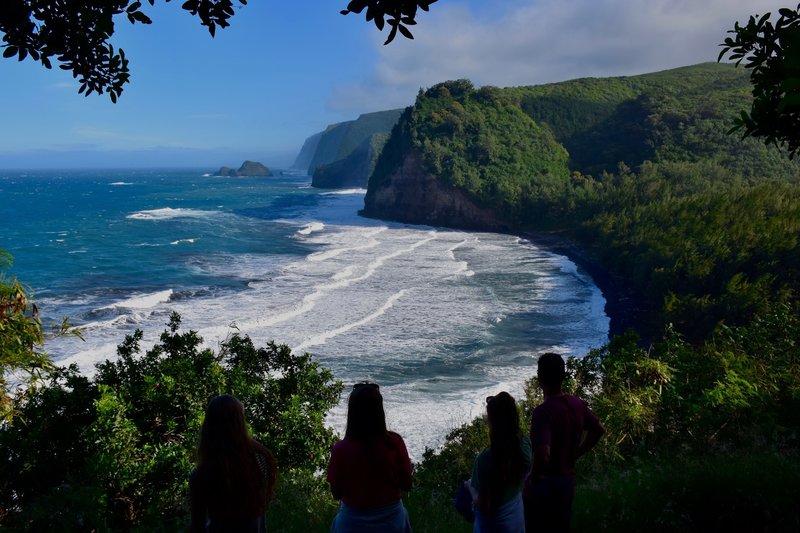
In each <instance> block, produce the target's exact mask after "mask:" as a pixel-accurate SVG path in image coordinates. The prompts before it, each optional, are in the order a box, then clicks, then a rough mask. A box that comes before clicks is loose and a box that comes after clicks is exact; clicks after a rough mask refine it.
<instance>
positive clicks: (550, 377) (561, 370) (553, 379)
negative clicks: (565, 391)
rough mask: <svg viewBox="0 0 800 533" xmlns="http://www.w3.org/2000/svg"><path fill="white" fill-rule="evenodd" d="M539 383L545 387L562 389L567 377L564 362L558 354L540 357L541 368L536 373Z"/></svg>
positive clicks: (546, 354) (549, 353) (545, 354)
mask: <svg viewBox="0 0 800 533" xmlns="http://www.w3.org/2000/svg"><path fill="white" fill-rule="evenodd" d="M536 375H537V377H538V378H539V383H540V384H541V385H544V386H545V387H550V388H553V389H560V388H561V383H563V382H564V379H565V378H566V377H567V371H566V368H565V366H564V360H563V359H562V358H561V356H560V355H558V354H557V353H552V352H547V353H543V354H542V355H541V356H540V357H539V368H538V370H537V371H536Z"/></svg>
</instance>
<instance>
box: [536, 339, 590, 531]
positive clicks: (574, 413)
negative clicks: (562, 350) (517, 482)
mask: <svg viewBox="0 0 800 533" xmlns="http://www.w3.org/2000/svg"><path fill="white" fill-rule="evenodd" d="M537 377H538V379H539V386H540V387H541V388H542V392H543V393H544V402H542V404H541V405H539V406H538V407H536V408H535V409H534V410H533V414H532V416H531V429H530V437H531V444H532V446H533V464H532V465H531V472H530V474H529V476H528V480H527V483H526V485H525V491H524V493H523V495H524V502H525V529H526V530H527V531H537V532H539V531H546V532H550V531H553V532H564V531H568V530H569V522H570V517H571V515H572V498H573V496H574V494H575V461H576V460H577V459H578V457H580V456H582V455H583V454H585V453H586V452H588V451H589V450H591V449H592V447H594V445H595V444H597V441H599V440H600V437H601V436H602V435H603V433H605V429H603V426H602V424H601V423H600V420H598V418H597V417H596V416H595V415H594V413H592V411H590V410H589V408H588V407H587V406H586V404H584V403H583V401H581V400H580V399H579V398H576V397H575V396H570V395H568V394H564V392H563V391H562V390H561V384H562V383H563V381H564V378H565V377H566V371H565V368H564V360H563V359H562V358H561V356H560V355H558V354H556V353H545V354H542V356H541V357H539V368H538V371H537Z"/></svg>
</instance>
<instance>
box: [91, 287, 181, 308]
mask: <svg viewBox="0 0 800 533" xmlns="http://www.w3.org/2000/svg"><path fill="white" fill-rule="evenodd" d="M171 297H172V289H167V290H164V291H158V292H153V293H150V294H140V295H138V296H133V297H131V298H128V299H127V300H123V301H121V302H115V303H113V304H109V305H105V306H103V307H100V308H99V309H150V308H152V307H155V306H157V305H158V304H162V303H167V302H169V299H170V298H171Z"/></svg>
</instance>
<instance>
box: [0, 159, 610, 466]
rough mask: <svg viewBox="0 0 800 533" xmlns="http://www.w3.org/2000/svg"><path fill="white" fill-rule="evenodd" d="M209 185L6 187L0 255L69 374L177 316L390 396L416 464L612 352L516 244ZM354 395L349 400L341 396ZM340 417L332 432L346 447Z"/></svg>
mask: <svg viewBox="0 0 800 533" xmlns="http://www.w3.org/2000/svg"><path fill="white" fill-rule="evenodd" d="M310 182H311V180H310V178H309V177H308V176H300V175H278V176H275V177H267V178H222V177H213V176H209V175H208V174H204V171H203V170H198V169H181V170H172V169H171V170H124V171H123V170H120V171H108V170H88V171H63V172H59V171H28V172H22V171H13V172H12V171H0V220H2V222H1V223H0V224H2V231H0V248H4V249H6V250H7V251H9V252H10V253H11V254H12V255H13V256H14V259H15V261H14V265H13V267H12V272H13V273H14V274H15V275H16V276H17V277H19V279H20V280H21V281H23V282H24V283H25V284H27V285H28V286H29V287H30V288H31V289H32V291H33V293H34V298H35V300H36V302H37V304H38V306H39V309H40V312H41V314H42V316H43V318H44V320H45V321H46V322H52V323H56V322H60V320H61V318H62V317H65V316H66V317H69V318H70V320H71V322H72V323H74V324H76V325H80V326H82V327H83V328H84V330H85V341H81V340H79V339H75V338H57V339H52V340H50V341H48V342H47V344H46V349H47V351H48V353H50V354H51V356H52V357H53V359H54V360H56V361H57V362H58V363H60V364H67V363H73V362H74V363H77V364H78V365H79V366H80V367H81V369H82V371H84V372H87V373H91V372H92V371H93V368H94V365H95V363H97V362H101V361H103V360H105V359H107V358H113V357H115V353H116V345H117V344H119V343H120V342H121V341H122V340H123V338H124V336H125V335H126V334H130V333H132V332H133V331H134V330H135V329H137V328H138V329H141V330H143V331H144V334H145V339H144V341H145V342H144V345H145V347H147V346H150V345H152V344H153V343H154V342H155V341H156V340H157V339H158V335H159V334H160V332H161V331H163V329H164V326H165V324H166V322H167V320H168V317H169V314H170V312H171V311H177V312H179V313H180V314H181V316H182V317H183V325H184V326H185V327H186V328H191V329H194V330H196V331H198V332H199V334H200V335H201V336H202V337H203V338H204V340H205V342H206V344H207V345H208V346H210V347H212V348H216V347H218V345H219V343H220V342H222V341H223V340H224V339H225V338H226V337H227V336H228V335H230V334H231V333H233V332H234V331H238V332H240V333H243V334H247V335H249V336H250V337H251V338H252V339H253V340H254V342H255V343H256V345H263V344H265V343H266V342H267V341H270V340H274V341H276V342H277V343H281V344H283V343H285V344H288V345H289V346H290V347H292V349H293V350H296V351H306V352H309V353H311V354H312V355H313V356H314V358H315V359H316V360H318V361H319V362H320V363H321V364H323V365H324V366H326V367H329V368H331V369H332V370H333V372H334V374H335V375H336V377H337V378H339V379H341V380H343V381H344V382H345V384H351V383H353V382H354V381H359V380H365V379H369V380H372V381H375V382H377V383H379V384H380V385H381V390H382V391H383V394H384V401H385V407H386V412H387V422H388V424H389V426H390V429H393V430H394V431H397V432H398V433H400V434H401V435H403V437H404V438H405V440H406V443H407V444H408V447H409V452H410V453H411V455H412V456H413V457H415V458H417V459H418V458H421V456H422V452H423V451H424V449H425V447H436V446H437V445H439V444H440V443H441V442H442V440H443V438H444V436H445V435H446V434H447V432H448V431H449V430H451V429H453V428H455V427H457V426H459V425H460V424H462V423H464V422H467V421H469V420H471V419H472V418H474V417H475V416H477V415H479V414H481V413H482V410H483V401H484V399H485V397H486V396H487V395H489V394H494V393H497V392H499V391H501V390H507V391H509V392H510V393H511V394H512V395H515V396H518V395H520V394H521V392H522V387H523V384H524V382H525V380H527V379H528V378H530V377H531V376H532V375H534V373H535V368H536V357H537V354H539V353H541V352H543V351H545V350H550V351H556V352H559V353H562V354H565V355H578V356H581V355H583V354H585V353H586V352H587V351H588V350H589V349H590V348H593V347H598V346H601V345H602V344H604V343H605V342H606V341H607V336H608V327H609V320H608V317H607V316H606V315H605V313H604V310H603V308H604V304H605V301H604V299H603V296H602V294H601V292H600V290H599V289H598V288H597V287H596V286H595V285H594V283H593V282H592V280H591V278H590V277H589V276H588V275H587V274H586V273H584V272H583V271H582V270H581V269H579V268H577V267H576V265H575V264H574V263H572V262H571V261H570V260H568V259H567V258H565V257H562V256H559V255H554V254H552V253H550V252H548V251H546V250H543V249H541V248H539V247H537V246H536V244H535V243H532V242H528V241H526V240H524V239H521V238H519V237H516V236H512V235H504V234H496V233H481V232H471V231H460V230H451V229H446V228H434V227H427V226H414V225H407V224H400V223H394V222H386V221H380V220H372V219H367V218H363V217H360V216H358V214H357V213H358V210H359V209H360V208H361V207H363V199H364V194H365V192H366V191H365V190H363V189H350V190H321V189H314V188H312V187H311V186H310ZM345 390H346V391H347V388H346V389H345ZM345 400H346V394H345V395H344V397H343V403H342V404H341V405H340V406H339V407H338V408H336V409H334V411H333V412H332V413H331V414H330V416H329V419H328V423H329V424H331V425H332V426H333V427H334V428H335V429H336V430H337V431H339V432H341V433H343V432H344V424H345V411H344V401H345Z"/></svg>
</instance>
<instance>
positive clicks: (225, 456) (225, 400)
mask: <svg viewBox="0 0 800 533" xmlns="http://www.w3.org/2000/svg"><path fill="white" fill-rule="evenodd" d="M277 476H278V469H277V466H276V463H275V459H274V458H273V456H272V453H271V452H270V451H269V450H268V449H267V448H265V447H264V446H263V445H262V444H261V443H259V442H258V441H256V440H255V439H253V438H252V437H250V433H249V432H248V430H247V424H246V423H245V418H244V406H243V405H242V402H240V401H239V400H238V399H236V398H235V397H233V396H231V395H230V394H223V395H220V396H216V397H214V398H213V399H212V400H211V401H210V402H209V404H208V408H207V409H206V416H205V419H204V420H203V425H202V428H201V429H200V444H199V446H198V449H197V466H196V468H195V469H194V470H193V471H192V473H191V474H190V475H189V493H190V497H191V515H192V516H191V519H192V521H191V526H190V531H191V532H192V533H195V532H208V533H214V532H221V531H224V532H229V533H245V532H247V533H251V532H252V533H264V532H266V523H265V521H264V514H265V512H266V509H267V505H268V503H269V501H270V500H271V499H272V496H273V494H274V491H275V483H276V481H277Z"/></svg>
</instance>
